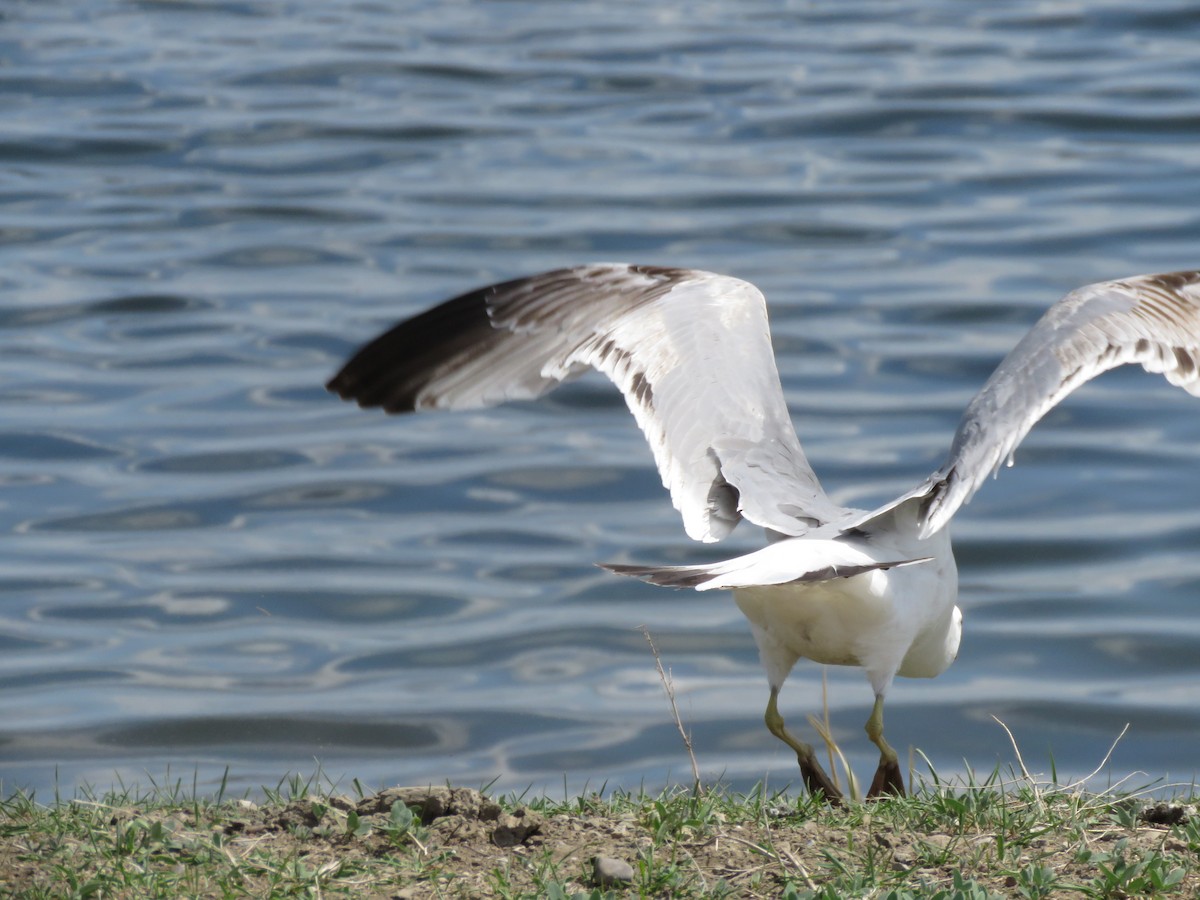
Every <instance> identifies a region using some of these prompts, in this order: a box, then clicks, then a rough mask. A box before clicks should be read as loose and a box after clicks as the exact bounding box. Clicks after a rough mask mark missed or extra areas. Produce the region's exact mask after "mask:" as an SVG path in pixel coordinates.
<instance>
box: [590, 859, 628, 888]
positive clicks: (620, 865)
mask: <svg viewBox="0 0 1200 900" xmlns="http://www.w3.org/2000/svg"><path fill="white" fill-rule="evenodd" d="M592 880H593V881H594V882H595V884H596V886H597V887H612V886H614V885H621V884H629V883H631V882H632V881H633V866H631V865H630V864H629V863H627V862H625V860H623V859H613V858H612V857H611V856H596V857H593V858H592Z"/></svg>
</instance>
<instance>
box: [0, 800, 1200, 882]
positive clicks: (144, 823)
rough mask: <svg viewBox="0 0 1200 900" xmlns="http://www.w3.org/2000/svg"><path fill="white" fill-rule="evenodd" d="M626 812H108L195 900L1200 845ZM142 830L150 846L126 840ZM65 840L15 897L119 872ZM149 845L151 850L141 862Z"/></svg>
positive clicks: (928, 869)
mask: <svg viewBox="0 0 1200 900" xmlns="http://www.w3.org/2000/svg"><path fill="white" fill-rule="evenodd" d="M621 810H622V806H621V805H620V804H610V803H607V802H604V801H601V800H596V801H595V802H590V801H588V800H587V799H586V798H583V799H580V800H579V801H577V802H576V803H574V804H572V806H571V811H570V812H545V813H543V812H539V811H537V810H536V809H530V808H528V807H522V806H519V805H514V804H511V803H507V802H506V803H505V804H504V805H501V804H499V803H497V802H495V801H493V800H491V799H488V798H487V797H485V796H484V795H482V794H480V793H479V792H478V791H475V790H471V789H467V788H449V787H435V788H390V789H387V790H384V791H382V792H380V793H379V794H376V795H373V796H369V797H365V798H362V799H355V798H348V797H337V796H335V797H326V798H319V799H317V798H314V799H303V800H297V801H293V802H290V803H287V804H286V805H283V806H273V805H258V804H255V803H253V802H251V801H248V800H240V801H234V802H232V803H226V804H223V805H221V806H219V807H211V808H206V807H203V806H201V807H195V808H192V807H188V806H186V805H185V806H181V807H178V808H174V809H151V810H142V809H138V808H119V809H114V810H111V812H110V811H108V810H106V811H105V812H104V816H103V818H104V822H103V825H105V826H106V829H105V830H106V832H108V833H111V834H112V835H115V836H116V840H117V841H118V842H120V841H121V840H125V841H126V843H127V845H128V846H127V847H126V849H125V850H124V855H125V858H135V857H136V858H137V859H138V860H140V863H139V864H140V865H141V866H142V867H143V868H145V867H146V865H147V863H149V864H150V865H153V866H159V865H161V866H162V867H163V870H164V871H171V870H172V868H173V870H174V871H175V872H176V874H177V875H178V873H179V872H182V871H183V869H185V868H186V867H196V871H197V873H198V874H197V875H196V876H195V878H194V879H192V880H191V881H190V882H189V883H190V884H191V885H192V889H191V890H189V892H188V895H189V896H192V895H194V896H230V895H231V894H230V886H233V887H236V891H235V892H234V894H232V895H242V896H266V895H267V894H268V893H270V894H271V895H275V894H276V893H278V892H279V891H280V890H282V888H281V884H282V883H283V882H282V880H281V879H284V878H285V875H286V877H290V878H293V879H294V881H295V883H296V887H293V888H289V889H288V890H287V891H286V893H288V894H289V895H291V894H292V893H296V894H297V895H299V894H301V893H303V894H305V895H310V896H311V895H312V892H311V889H308V890H299V885H300V883H301V882H304V881H305V880H307V881H308V882H311V883H313V884H316V885H317V895H318V896H347V895H349V896H354V897H361V898H367V900H383V898H389V900H410V898H425V897H487V896H546V895H548V894H552V893H553V892H554V891H555V890H557V891H560V893H559V894H558V896H566V897H570V896H571V895H572V894H574V893H580V892H582V893H583V894H584V896H585V897H597V896H605V895H606V892H607V891H612V896H637V895H638V894H641V895H643V896H675V897H710V896H712V897H716V896H732V897H778V896H780V892H781V891H782V890H783V889H784V887H785V886H787V885H789V884H790V885H792V886H793V887H794V888H795V889H796V890H797V891H800V892H804V891H813V892H815V891H818V890H820V888H821V886H822V885H823V884H826V883H827V882H828V881H829V880H830V879H831V878H833V877H834V876H835V874H837V873H840V875H839V877H844V876H846V873H848V872H849V873H858V872H864V871H866V870H868V869H869V870H872V871H871V873H870V877H871V879H872V882H873V883H875V884H881V883H886V884H888V885H890V886H893V887H894V886H904V887H905V888H907V889H909V890H923V889H925V888H930V887H932V886H934V885H936V886H939V887H949V886H951V885H952V884H953V881H954V879H955V878H956V877H958V878H963V877H969V878H970V879H973V880H975V881H976V882H977V883H978V884H979V885H982V886H984V887H986V888H987V889H988V890H989V891H991V892H994V893H995V894H998V895H1000V896H1012V895H1015V894H1016V893H1017V888H1019V887H1023V886H1024V884H1023V883H1022V884H1019V883H1018V876H1020V875H1021V867H1022V866H1025V865H1026V864H1027V863H1028V864H1033V865H1036V866H1039V867H1047V868H1048V870H1050V871H1052V872H1053V874H1054V877H1055V878H1057V879H1058V880H1059V881H1058V883H1059V885H1066V884H1079V885H1082V884H1087V883H1089V882H1094V880H1095V878H1096V877H1097V872H1100V871H1102V869H1101V868H1099V866H1101V865H1102V864H1105V865H1108V866H1109V867H1110V868H1111V867H1112V866H1113V865H1115V862H1114V861H1116V860H1124V859H1130V860H1136V859H1141V858H1144V857H1145V856H1146V855H1148V854H1159V855H1160V856H1161V855H1163V854H1166V855H1168V856H1170V857H1172V858H1174V857H1175V856H1181V857H1186V858H1188V859H1190V860H1192V861H1193V863H1194V860H1195V858H1196V848H1195V847H1194V846H1187V845H1185V844H1184V843H1181V841H1180V838H1179V836H1178V834H1179V833H1178V832H1177V831H1173V830H1172V829H1173V827H1174V826H1179V825H1181V824H1182V823H1185V822H1187V821H1188V817H1189V815H1190V814H1193V811H1192V810H1191V809H1190V808H1188V809H1185V808H1184V807H1180V806H1177V805H1173V804H1158V805H1156V806H1151V807H1147V808H1145V809H1143V810H1142V811H1141V813H1140V815H1139V816H1138V818H1137V821H1136V822H1134V823H1132V824H1131V823H1130V822H1126V823H1125V824H1124V825H1116V824H1112V825H1106V826H1093V827H1090V828H1086V829H1084V830H1083V831H1081V832H1079V833H1076V834H1074V835H1066V834H1059V833H1056V832H1054V831H1051V830H1049V829H1048V830H1047V831H1046V833H1044V834H1041V835H1039V836H1036V837H1031V836H1029V835H1025V836H1023V840H1022V842H1021V843H1022V848H1021V850H1020V853H1019V854H1018V855H1016V856H1013V855H1010V856H1007V857H1005V856H1004V855H1003V851H997V849H996V848H997V838H998V835H997V834H996V833H994V832H972V831H970V830H960V831H958V832H957V833H948V832H945V831H940V830H936V829H931V830H928V831H921V830H920V829H912V828H905V829H904V830H903V831H900V830H897V828H895V827H893V826H892V825H889V824H888V823H887V822H885V821H884V817H883V816H879V817H876V818H875V819H874V820H873V819H872V815H871V814H870V813H869V812H867V813H866V814H864V815H861V816H857V817H854V818H845V817H842V818H839V817H836V816H832V817H831V816H825V815H816V816H813V815H812V808H811V807H809V808H808V812H807V814H806V813H805V812H804V811H803V810H798V809H797V807H796V806H795V805H793V804H786V803H785V804H781V805H780V807H779V808H778V809H768V810H766V811H765V812H764V813H762V814H759V815H757V816H755V817H754V818H753V820H751V821H726V820H725V819H724V817H723V814H722V813H721V812H719V811H716V812H713V811H711V810H710V812H709V813H708V814H707V815H706V816H705V817H704V818H703V820H701V821H695V822H691V821H687V820H684V819H681V818H680V817H679V815H678V814H677V813H675V814H673V813H672V810H671V809H670V808H669V807H668V806H666V805H656V804H655V802H654V801H650V802H648V803H645V804H641V805H637V804H630V805H629V811H627V812H623V811H621ZM673 815H674V817H672V816H673ZM197 816H199V818H197ZM827 820H828V821H827ZM831 823H832V824H831ZM942 827H945V826H944V824H943V826H942ZM13 833H14V834H15V833H16V832H15V830H14V831H13ZM129 834H134V838H135V839H134V840H127V839H125V838H122V837H121V836H122V835H129ZM67 843H68V841H67V839H66V838H65V837H64V836H62V835H59V836H56V837H42V838H41V843H40V844H38V842H37V841H36V840H33V839H32V838H31V836H30V833H29V832H26V834H25V837H24V838H23V840H22V841H21V847H20V848H16V847H15V846H14V845H13V844H12V843H11V842H10V843H8V844H7V845H6V843H5V842H4V841H0V894H5V887H6V886H7V887H8V888H9V889H18V890H19V889H30V888H33V887H35V886H38V885H40V889H41V890H43V891H44V890H46V889H47V888H48V887H49V885H48V883H47V881H46V878H47V870H48V869H49V868H53V866H52V865H50V864H48V863H47V860H48V859H49V858H50V857H55V858H60V857H63V854H66V856H69V857H70V858H72V859H76V860H77V864H78V865H79V866H80V867H81V869H82V868H88V867H91V866H95V867H96V868H97V870H102V869H105V868H106V867H107V868H108V869H111V868H112V861H113V858H114V857H115V856H116V855H118V854H113V853H112V852H111V850H108V851H105V853H97V854H96V855H95V857H94V858H91V859H89V858H87V855H86V851H87V850H88V848H89V846H91V847H96V846H98V845H97V841H96V837H95V833H94V832H93V836H92V837H91V838H90V839H84V840H78V841H77V845H76V846H74V847H67V846H66V844H67ZM1010 843H1011V842H1010ZM137 848H142V849H146V850H147V852H145V853H143V854H142V855H140V856H138V852H140V851H138V852H135V851H136V850H137ZM213 848H216V850H214V849H213ZM18 849H19V851H20V852H17V851H18ZM998 852H999V854H1000V855H999V856H997V853H998ZM105 854H107V855H105ZM39 860H40V862H39ZM1186 868H1187V870H1188V871H1187V872H1186V876H1180V877H1181V878H1182V880H1181V881H1180V883H1179V884H1178V885H1175V886H1174V887H1175V888H1176V889H1180V888H1182V889H1184V890H1189V889H1190V890H1193V891H1194V890H1196V889H1197V887H1200V878H1198V876H1197V874H1196V872H1195V870H1194V865H1189V866H1187V867H1186ZM5 870H7V871H5ZM1131 883H1132V882H1131ZM626 888H628V891H626V890H625V889H626ZM259 891H262V893H258V892H259ZM103 893H104V896H137V892H136V891H135V892H133V893H128V894H126V893H125V892H123V891H115V892H114V891H112V890H111V889H110V890H109V891H106V892H103ZM52 894H53V890H52V889H51V894H38V896H50V895H52ZM1109 895H1111V896H1122V894H1121V893H1119V892H1117V893H1111V894H1109Z"/></svg>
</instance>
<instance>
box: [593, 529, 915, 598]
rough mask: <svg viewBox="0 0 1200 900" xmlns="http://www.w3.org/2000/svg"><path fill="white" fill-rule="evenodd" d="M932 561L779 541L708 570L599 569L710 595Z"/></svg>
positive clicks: (619, 566) (828, 544)
mask: <svg viewBox="0 0 1200 900" xmlns="http://www.w3.org/2000/svg"><path fill="white" fill-rule="evenodd" d="M931 559H932V557H929V556H922V557H919V558H916V559H896V560H873V559H871V558H870V557H868V556H867V555H866V554H865V553H863V552H861V551H858V550H854V549H853V548H850V547H847V546H846V545H845V544H843V543H840V542H837V541H815V540H804V539H796V540H785V541H779V542H778V543H775V544H771V545H769V546H767V547H764V548H763V549H761V550H757V551H755V552H754V553H748V554H746V555H745V556H737V557H734V558H733V559H727V560H722V561H721V562H716V563H710V564H707V565H699V566H631V565H624V564H620V563H602V564H601V566H600V567H601V568H603V569H607V570H608V571H610V572H613V573H615V574H617V575H628V576H629V577H631V578H640V579H641V580H642V581H645V582H648V583H650V584H657V585H660V586H661V587H672V588H694V589H696V590H698V591H711V590H716V589H721V588H724V589H731V588H746V587H759V586H763V585H771V584H805V583H809V582H815V581H831V580H833V579H835V578H853V577H854V576H855V575H863V574H865V573H867V572H874V571H875V570H876V569H894V568H897V567H899V566H912V565H917V564H919V563H923V562H928V561H929V560H931Z"/></svg>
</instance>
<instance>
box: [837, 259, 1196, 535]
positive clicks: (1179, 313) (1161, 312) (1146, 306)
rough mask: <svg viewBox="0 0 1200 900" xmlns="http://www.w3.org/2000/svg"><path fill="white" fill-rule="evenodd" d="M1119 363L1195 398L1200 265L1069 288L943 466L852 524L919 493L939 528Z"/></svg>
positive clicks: (971, 414) (980, 404)
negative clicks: (1062, 408) (1074, 397)
mask: <svg viewBox="0 0 1200 900" xmlns="http://www.w3.org/2000/svg"><path fill="white" fill-rule="evenodd" d="M1125 363H1139V364H1140V365H1141V366H1142V368H1144V369H1145V370H1146V371H1147V372H1157V373H1159V374H1161V375H1163V376H1164V377H1165V378H1166V379H1167V381H1169V382H1170V383H1171V384H1175V385H1178V386H1179V387H1181V388H1183V389H1184V390H1185V391H1187V392H1188V393H1189V394H1192V395H1193V396H1200V371H1198V370H1200V272H1172V273H1167V274H1161V275H1138V276H1135V277H1132V278H1124V279H1121V280H1119V281H1104V282H1100V283H1098V284H1089V285H1087V286H1085V287H1081V288H1079V289H1078V290H1075V291H1072V292H1071V293H1069V294H1067V296H1066V297H1064V298H1063V299H1062V300H1060V301H1058V303H1056V304H1055V305H1054V306H1052V307H1050V309H1049V310H1048V311H1047V312H1046V314H1045V315H1044V316H1042V318H1041V319H1040V320H1039V321H1038V322H1037V324H1036V325H1034V326H1033V328H1032V330H1030V332H1029V333H1028V334H1027V335H1025V337H1024V338H1022V340H1021V341H1020V343H1018V344H1017V346H1016V347H1014V348H1013V350H1012V352H1011V353H1009V354H1008V356H1007V357H1005V358H1004V360H1003V361H1002V362H1001V363H1000V365H999V366H998V367H997V369H996V371H995V372H994V373H993V374H992V377H991V378H989V379H988V381H987V383H986V384H985V385H984V386H983V388H982V389H981V390H980V391H979V393H978V394H977V395H976V396H975V399H974V400H972V401H971V404H970V405H969V406H968V407H967V409H966V412H964V413H963V417H962V421H961V422H960V423H959V426H958V431H957V432H956V433H955V435H954V443H953V444H952V446H951V447H950V456H949V458H948V459H947V460H946V462H945V464H944V465H943V466H942V467H941V468H940V469H938V470H937V471H936V472H934V473H933V474H932V475H931V476H929V479H928V480H927V481H926V482H925V483H924V484H922V485H920V486H918V487H917V488H915V489H914V490H912V491H910V492H909V493H907V494H905V495H904V496H903V497H900V498H899V499H897V500H896V501H893V502H892V503H890V504H888V505H887V506H886V507H883V508H882V509H881V510H878V511H876V512H875V513H871V514H869V515H868V516H866V517H864V518H863V519H860V520H858V522H857V523H852V524H862V523H864V522H867V521H869V520H870V519H872V518H874V517H875V516H876V515H878V514H881V513H883V512H885V511H887V510H889V509H892V508H894V507H896V506H898V505H900V504H901V503H904V502H905V501H908V500H918V499H919V500H920V507H921V512H920V526H921V534H922V536H926V535H929V534H932V533H933V532H935V531H937V530H939V529H941V528H943V527H944V526H945V525H946V523H947V522H949V521H950V518H951V517H952V516H953V515H954V513H955V512H956V511H957V510H958V508H959V507H960V506H962V505H963V504H964V503H966V502H967V501H968V500H970V499H971V497H972V495H973V494H974V493H975V491H976V490H977V489H978V488H979V486H980V484H982V483H983V481H984V479H986V478H987V477H988V475H990V474H992V473H994V472H995V471H996V469H997V468H998V467H999V466H1000V464H1001V462H1003V461H1005V460H1011V458H1012V453H1013V451H1014V450H1015V449H1016V447H1017V445H1018V444H1019V443H1020V442H1021V439H1022V438H1024V437H1025V435H1026V434H1028V433H1029V429H1030V428H1032V427H1033V426H1034V424H1036V423H1037V421H1038V420H1039V419H1041V418H1042V416H1043V415H1045V414H1046V413H1047V412H1048V411H1049V410H1050V409H1052V408H1053V407H1054V406H1055V405H1056V404H1057V403H1058V402H1059V401H1061V400H1062V399H1063V398H1064V397H1066V396H1067V394H1069V393H1071V391H1073V390H1075V388H1077V387H1079V386H1080V385H1081V384H1083V383H1084V382H1086V381H1089V380H1091V379H1092V378H1094V377H1096V376H1097V375H1099V374H1100V373H1101V372H1107V371H1108V370H1109V369H1113V368H1116V367H1117V366H1120V365H1123V364H1125Z"/></svg>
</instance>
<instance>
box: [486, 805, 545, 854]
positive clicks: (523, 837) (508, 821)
mask: <svg viewBox="0 0 1200 900" xmlns="http://www.w3.org/2000/svg"><path fill="white" fill-rule="evenodd" d="M541 830H542V820H541V819H540V818H539V817H538V816H535V815H533V814H532V813H530V812H529V811H528V810H525V809H518V810H517V811H516V812H514V813H513V814H512V815H511V816H500V818H499V819H498V820H497V822H496V827H495V828H494V829H493V830H492V843H493V844H495V845H496V846H497V847H515V846H517V845H518V844H524V843H525V842H526V841H527V840H529V839H530V838H531V837H533V836H534V835H535V834H539V833H540V832H541Z"/></svg>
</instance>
